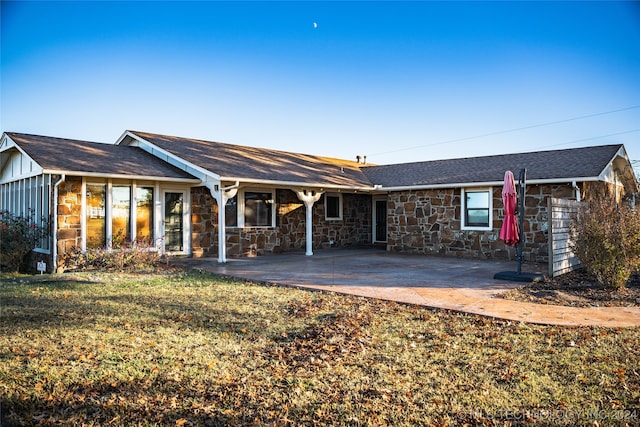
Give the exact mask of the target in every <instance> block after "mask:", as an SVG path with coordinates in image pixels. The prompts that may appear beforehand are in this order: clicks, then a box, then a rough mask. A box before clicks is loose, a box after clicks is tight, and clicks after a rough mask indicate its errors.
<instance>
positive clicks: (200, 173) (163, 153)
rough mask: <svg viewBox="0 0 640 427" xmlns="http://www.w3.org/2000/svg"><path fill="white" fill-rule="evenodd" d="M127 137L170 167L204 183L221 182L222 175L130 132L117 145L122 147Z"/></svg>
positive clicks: (123, 135)
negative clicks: (121, 144)
mask: <svg viewBox="0 0 640 427" xmlns="http://www.w3.org/2000/svg"><path fill="white" fill-rule="evenodd" d="M127 136H130V137H131V138H133V139H135V140H136V141H138V142H139V143H140V145H137V147H139V148H141V149H143V150H144V151H146V152H147V153H149V154H151V155H152V156H155V157H157V158H159V159H160V160H164V161H165V162H167V163H169V164H170V165H173V166H175V167H177V168H179V169H182V170H183V171H185V172H187V173H190V174H191V175H194V176H196V177H198V178H199V179H200V181H202V182H208V181H216V182H217V181H220V175H218V174H215V173H213V172H211V171H209V170H207V169H205V168H202V167H200V166H197V165H194V164H193V163H191V162H188V161H186V160H184V159H183V158H182V157H179V156H176V155H175V154H173V153H170V152H168V151H167V150H164V149H162V148H160V147H158V146H157V145H154V144H153V143H151V142H149V141H147V140H146V139H144V138H141V137H139V136H137V135H135V134H133V133H131V132H129V131H126V132H125V133H124V134H122V136H121V137H120V139H118V141H116V145H120V143H121V142H122V141H123V140H124V138H126V137H127Z"/></svg>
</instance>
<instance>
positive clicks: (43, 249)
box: [0, 131, 639, 266]
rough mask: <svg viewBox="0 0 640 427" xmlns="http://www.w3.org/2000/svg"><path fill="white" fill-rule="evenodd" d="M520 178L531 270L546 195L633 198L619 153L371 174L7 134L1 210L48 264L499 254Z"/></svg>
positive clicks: (423, 165)
mask: <svg viewBox="0 0 640 427" xmlns="http://www.w3.org/2000/svg"><path fill="white" fill-rule="evenodd" d="M522 168H526V171H527V187H526V188H527V193H526V200H525V202H526V209H525V212H524V219H525V223H524V224H525V225H524V238H525V246H524V250H523V254H524V256H525V259H526V260H528V261H532V262H547V261H548V259H549V253H548V252H549V213H548V212H549V199H551V198H554V199H569V200H576V199H578V200H580V199H581V198H584V197H589V196H590V195H591V194H595V192H601V191H603V190H604V189H605V188H606V189H609V190H610V191H612V192H613V194H615V195H616V196H617V197H623V196H625V195H631V194H635V193H637V192H638V190H639V185H638V181H637V179H636V177H635V174H634V173H633V169H632V167H631V163H630V161H629V158H628V156H627V154H626V151H625V148H624V146H622V145H604V146H596V147H584V148H576V149H566V150H554V151H540V152H531V153H520V154H506V155H498V156H486V157H474V158H460V159H451V160H436V161H425V162H415V163H406V164H394V165H370V164H366V163H365V162H363V161H360V159H358V161H350V160H342V159H334V158H329V157H322V156H314V155H308V154H300V153H291V152H284V151H277V150H270V149H265V148H255V147H246V146H239V145H232V144H225V143H219V142H211V141H202V140H197V139H190V138H181V137H175V136H167V135H157V134H152V133H145V132H138V131H125V132H124V133H123V135H122V136H121V137H120V138H119V139H118V140H117V141H116V142H115V144H101V143H95V142H88V141H76V140H70V139H63V138H53V137H45V136H37V135H26V134H20V133H14V132H6V133H4V134H3V135H2V139H1V140H0V210H9V211H11V212H13V213H15V214H23V213H24V212H26V211H27V210H28V209H32V211H33V212H35V216H36V217H37V218H41V217H42V218H44V219H45V220H46V221H47V223H48V224H49V226H50V229H51V230H52V232H51V236H50V239H48V240H46V241H43V242H42V243H41V244H40V245H39V246H40V247H39V248H37V250H36V252H37V253H38V254H40V256H41V257H43V258H44V259H46V260H48V261H49V264H50V265H54V266H58V264H59V260H60V256H61V255H62V254H64V253H66V252H68V251H70V250H72V249H73V248H80V249H81V250H87V249H91V248H100V247H105V246H107V245H108V244H109V242H111V241H113V240H114V239H125V240H136V241H147V242H149V243H150V244H151V247H153V248H154V249H155V250H158V251H160V252H161V253H167V254H180V255H186V256H194V257H203V256H207V257H212V256H215V257H217V259H218V261H219V262H226V260H227V257H237V256H251V255H260V254H265V253H278V252H282V251H296V250H304V251H305V253H306V254H307V255H312V254H313V250H314V249H317V248H328V247H345V246H372V247H373V246H379V247H383V248H386V250H388V251H395V252H403V253H420V254H440V255H447V256H463V257H481V258H504V257H511V256H513V248H509V247H507V246H505V245H504V243H503V242H501V241H500V240H499V239H498V238H497V235H498V232H499V229H500V225H501V215H502V201H501V190H502V182H503V176H504V172H505V170H512V171H514V173H515V175H516V177H517V176H518V171H519V170H520V169H522ZM220 206H224V209H220ZM218 224H225V226H224V227H218Z"/></svg>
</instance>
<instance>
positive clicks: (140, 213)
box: [136, 187, 154, 244]
mask: <svg viewBox="0 0 640 427" xmlns="http://www.w3.org/2000/svg"><path fill="white" fill-rule="evenodd" d="M153 239H154V236H153V187H137V188H136V240H138V241H142V242H146V243H149V244H151V243H152V242H153Z"/></svg>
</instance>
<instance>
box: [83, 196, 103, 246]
mask: <svg viewBox="0 0 640 427" xmlns="http://www.w3.org/2000/svg"><path fill="white" fill-rule="evenodd" d="M106 202H107V198H106V186H105V185H104V184H87V218H86V219H87V248H102V247H104V246H105V245H106V230H107V229H106V224H107V222H106V211H105V207H106Z"/></svg>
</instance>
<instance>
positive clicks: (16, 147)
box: [0, 133, 43, 177]
mask: <svg viewBox="0 0 640 427" xmlns="http://www.w3.org/2000/svg"><path fill="white" fill-rule="evenodd" d="M1 141H4V142H7V144H6V147H2V148H0V153H4V152H5V151H9V150H11V149H14V150H17V151H18V152H19V153H20V154H22V155H23V156H25V157H26V158H27V159H29V160H30V161H32V162H33V164H34V165H38V167H39V168H40V170H43V169H42V166H41V165H40V164H39V163H38V162H36V161H35V160H34V159H33V158H32V157H31V156H30V155H28V154H27V153H26V152H25V151H24V150H23V149H22V148H20V146H19V145H18V144H16V142H15V141H14V140H13V139H11V137H10V136H9V135H7V134H6V133H4V134H2V139H1ZM3 145H5V144H3ZM0 166H2V165H0ZM27 177H28V176H27Z"/></svg>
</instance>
